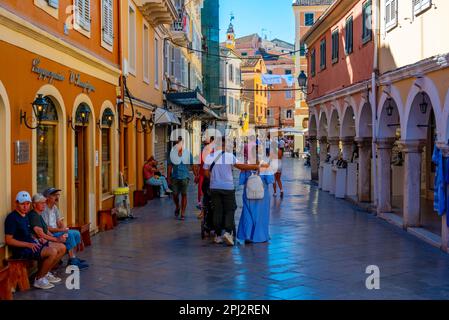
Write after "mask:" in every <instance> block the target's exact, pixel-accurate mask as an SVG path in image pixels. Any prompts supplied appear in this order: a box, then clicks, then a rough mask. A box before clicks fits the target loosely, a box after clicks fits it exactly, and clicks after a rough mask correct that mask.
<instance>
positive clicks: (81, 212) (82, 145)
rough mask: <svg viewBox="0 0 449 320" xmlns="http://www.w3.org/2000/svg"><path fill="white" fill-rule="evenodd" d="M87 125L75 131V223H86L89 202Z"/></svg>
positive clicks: (78, 127)
mask: <svg viewBox="0 0 449 320" xmlns="http://www.w3.org/2000/svg"><path fill="white" fill-rule="evenodd" d="M87 155H88V152H87V127H84V126H76V131H75V223H76V224H77V225H82V224H85V223H86V222H87V221H88V217H87V202H88V197H87V195H88V185H87V176H88V163H89V162H88V157H87Z"/></svg>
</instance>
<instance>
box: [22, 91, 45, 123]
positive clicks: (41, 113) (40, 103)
mask: <svg viewBox="0 0 449 320" xmlns="http://www.w3.org/2000/svg"><path fill="white" fill-rule="evenodd" d="M31 105H32V107H33V113H34V116H35V117H36V120H37V125H36V126H35V127H33V126H32V125H30V124H28V120H27V113H26V111H22V110H20V124H22V123H23V124H25V126H26V127H27V128H29V129H31V130H34V129H37V128H39V127H40V125H41V122H42V120H43V119H44V117H45V115H46V114H47V110H48V106H49V103H48V101H47V99H46V98H44V96H43V95H42V94H38V95H37V98H36V99H35V100H34V101H33V103H32V104H31Z"/></svg>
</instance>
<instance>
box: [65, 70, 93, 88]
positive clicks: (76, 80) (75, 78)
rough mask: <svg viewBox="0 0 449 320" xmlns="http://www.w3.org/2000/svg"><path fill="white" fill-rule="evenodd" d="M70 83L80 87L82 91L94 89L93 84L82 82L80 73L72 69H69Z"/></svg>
mask: <svg viewBox="0 0 449 320" xmlns="http://www.w3.org/2000/svg"><path fill="white" fill-rule="evenodd" d="M70 83H72V84H74V85H75V86H77V87H80V88H82V89H83V91H85V92H87V94H89V93H90V92H94V91H95V87H94V86H93V85H91V84H90V83H89V82H88V81H86V82H82V81H81V75H80V74H79V73H78V74H77V73H75V72H73V71H70Z"/></svg>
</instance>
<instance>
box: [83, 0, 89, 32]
mask: <svg viewBox="0 0 449 320" xmlns="http://www.w3.org/2000/svg"><path fill="white" fill-rule="evenodd" d="M84 26H85V29H86V30H87V31H90V0H84Z"/></svg>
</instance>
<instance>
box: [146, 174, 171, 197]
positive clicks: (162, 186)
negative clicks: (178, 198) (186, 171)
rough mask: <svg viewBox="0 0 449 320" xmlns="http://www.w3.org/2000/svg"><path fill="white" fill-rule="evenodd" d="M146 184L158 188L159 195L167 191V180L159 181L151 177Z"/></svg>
mask: <svg viewBox="0 0 449 320" xmlns="http://www.w3.org/2000/svg"><path fill="white" fill-rule="evenodd" d="M147 184H149V185H150V186H159V187H160V189H161V195H162V194H164V193H165V192H166V191H167V190H168V184H167V179H165V177H159V179H156V178H155V177H152V178H150V179H148V180H147Z"/></svg>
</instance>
